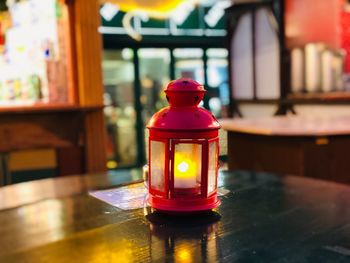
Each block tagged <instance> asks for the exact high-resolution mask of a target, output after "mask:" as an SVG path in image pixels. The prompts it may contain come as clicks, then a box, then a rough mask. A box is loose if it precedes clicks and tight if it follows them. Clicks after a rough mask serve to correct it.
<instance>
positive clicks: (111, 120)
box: [102, 48, 137, 169]
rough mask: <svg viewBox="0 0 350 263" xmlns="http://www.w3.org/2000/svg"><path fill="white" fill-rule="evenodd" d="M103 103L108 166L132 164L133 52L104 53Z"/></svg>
mask: <svg viewBox="0 0 350 263" xmlns="http://www.w3.org/2000/svg"><path fill="white" fill-rule="evenodd" d="M102 68H103V83H104V88H105V93H104V105H105V110H104V112H105V118H106V125H107V132H108V137H107V151H108V152H107V154H108V163H107V167H108V168H110V169H112V168H116V167H123V166H129V165H134V164H135V163H136V160H137V143H136V130H135V123H136V114H135V107H134V63H133V51H132V50H131V49H129V48H125V49H122V50H105V51H104V52H103V62H102Z"/></svg>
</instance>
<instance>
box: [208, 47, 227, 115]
mask: <svg viewBox="0 0 350 263" xmlns="http://www.w3.org/2000/svg"><path fill="white" fill-rule="evenodd" d="M206 53H207V57H208V62H207V76H208V86H207V87H206V89H207V94H206V95H207V97H208V98H209V109H210V111H211V112H212V113H213V114H214V115H215V116H216V117H226V107H227V106H228V105H229V103H230V95H229V87H228V51H227V49H224V48H210V49H208V50H207V51H206Z"/></svg>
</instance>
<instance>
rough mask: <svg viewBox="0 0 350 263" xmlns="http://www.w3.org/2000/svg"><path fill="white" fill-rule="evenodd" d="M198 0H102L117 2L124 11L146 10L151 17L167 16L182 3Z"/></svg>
mask: <svg viewBox="0 0 350 263" xmlns="http://www.w3.org/2000/svg"><path fill="white" fill-rule="evenodd" d="M188 1H190V2H192V3H193V4H195V3H196V2H198V0H167V1H164V0H152V1H150V0H108V1H107V0H101V2H102V3H104V2H110V3H113V4H116V5H117V6H118V7H119V8H120V10H122V11H124V12H130V11H138V12H145V13H147V14H148V15H150V16H151V17H159V18H165V17H166V16H168V15H169V13H170V12H171V11H173V10H174V9H176V8H177V7H178V6H179V5H180V4H181V3H184V2H188Z"/></svg>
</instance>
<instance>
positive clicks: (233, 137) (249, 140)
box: [220, 116, 350, 183]
mask: <svg viewBox="0 0 350 263" xmlns="http://www.w3.org/2000/svg"><path fill="white" fill-rule="evenodd" d="M220 124H221V125H222V127H223V129H225V130H226V131H227V132H228V160H229V169H234V170H235V169H246V170H255V171H268V172H277V173H284V174H286V173H287V174H294V175H300V176H308V177H317V178H322V179H326V180H333V181H338V182H345V183H350V176H349V172H350V155H349V149H350V116H339V117H298V116H283V117H281V116H279V117H271V118H263V119H222V120H220Z"/></svg>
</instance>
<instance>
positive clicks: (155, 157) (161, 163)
mask: <svg viewBox="0 0 350 263" xmlns="http://www.w3.org/2000/svg"><path fill="white" fill-rule="evenodd" d="M150 151H151V152H150V166H151V174H150V176H151V178H150V180H151V188H152V189H154V190H158V191H162V192H164V177H165V175H164V171H165V143H164V142H159V141H151V149H150Z"/></svg>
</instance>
